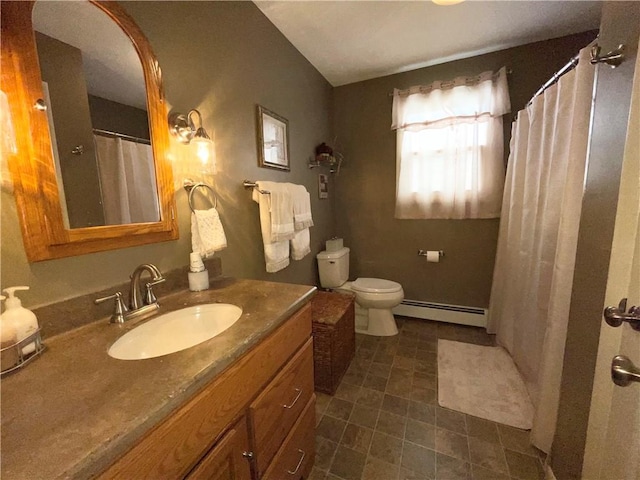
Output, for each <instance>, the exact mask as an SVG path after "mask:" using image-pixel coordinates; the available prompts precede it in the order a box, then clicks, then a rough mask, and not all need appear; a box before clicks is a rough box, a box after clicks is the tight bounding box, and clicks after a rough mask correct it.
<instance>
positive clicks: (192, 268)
mask: <svg viewBox="0 0 640 480" xmlns="http://www.w3.org/2000/svg"><path fill="white" fill-rule="evenodd" d="M188 277H189V290H191V291H192V292H199V291H201V290H206V289H208V288H209V272H208V271H207V269H206V268H204V263H203V262H202V257H201V256H200V254H199V253H198V252H191V255H190V256H189V273H188Z"/></svg>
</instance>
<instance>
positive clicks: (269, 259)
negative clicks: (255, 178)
mask: <svg viewBox="0 0 640 480" xmlns="http://www.w3.org/2000/svg"><path fill="white" fill-rule="evenodd" d="M256 183H258V188H259V189H260V190H266V191H268V192H271V190H270V188H273V187H272V186H271V185H270V184H272V183H273V182H256ZM258 188H254V189H253V194H252V198H253V200H254V201H255V202H256V203H257V204H258V205H259V206H260V230H261V231H262V244H263V247H264V260H265V264H266V269H267V272H269V273H274V272H278V271H280V270H282V269H283V268H286V267H287V266H288V265H289V240H281V241H277V242H272V241H271V238H272V234H271V195H270V194H262V193H260V192H259V191H258Z"/></svg>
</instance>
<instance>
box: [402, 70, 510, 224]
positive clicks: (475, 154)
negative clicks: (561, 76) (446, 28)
mask: <svg viewBox="0 0 640 480" xmlns="http://www.w3.org/2000/svg"><path fill="white" fill-rule="evenodd" d="M510 111H511V104H510V101H509V91H508V86H507V73H506V69H505V68H504V67H503V68H502V69H500V71H498V72H497V73H494V72H484V73H482V74H480V75H477V76H475V77H460V78H456V79H455V80H453V81H450V82H434V83H432V84H430V85H427V86H417V87H411V88H410V89H409V90H408V91H399V90H395V91H394V95H393V117H392V118H393V119H392V125H391V128H392V129H395V130H397V160H396V211H395V217H396V218H402V219H427V218H453V219H462V218H496V217H499V216H500V208H501V203H502V190H503V186H504V176H505V171H504V159H503V135H502V115H504V114H505V113H508V112H510Z"/></svg>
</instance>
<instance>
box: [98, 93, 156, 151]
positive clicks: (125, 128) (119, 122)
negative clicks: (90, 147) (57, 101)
mask: <svg viewBox="0 0 640 480" xmlns="http://www.w3.org/2000/svg"><path fill="white" fill-rule="evenodd" d="M89 109H90V110H91V125H92V126H93V128H99V129H101V130H107V131H109V132H116V133H123V134H125V135H131V136H132V137H138V138H145V139H147V140H149V117H148V115H147V111H146V110H143V109H141V108H136V107H132V106H131V105H125V104H123V103H118V102H114V101H113V100H108V99H106V98H102V97H96V96H95V95H89Z"/></svg>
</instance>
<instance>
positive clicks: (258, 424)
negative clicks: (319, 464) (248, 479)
mask: <svg viewBox="0 0 640 480" xmlns="http://www.w3.org/2000/svg"><path fill="white" fill-rule="evenodd" d="M312 395H313V341H312V340H311V339H309V340H308V341H307V343H306V344H305V345H304V347H302V348H301V349H300V351H299V352H298V353H296V355H295V356H294V357H293V358H292V359H291V360H290V361H289V362H288V363H287V365H286V366H285V367H284V368H283V369H282V371H281V372H280V373H279V374H278V375H277V376H276V377H275V378H274V379H273V381H272V382H271V383H270V384H269V385H268V386H267V387H266V388H265V390H264V391H263V392H262V393H261V394H260V396H259V397H258V398H257V399H256V400H255V401H254V402H253V403H252V404H251V406H250V407H249V418H250V421H251V428H252V431H253V438H254V441H255V443H254V452H255V454H256V468H257V470H258V474H259V475H261V474H262V473H263V472H264V471H265V470H266V468H267V466H268V465H269V462H270V461H271V459H272V458H273V456H274V455H275V454H276V452H277V451H278V448H280V445H282V442H283V441H284V439H285V437H286V436H287V434H288V433H289V431H290V430H291V428H292V427H293V425H294V423H295V422H296V420H297V419H298V417H299V416H300V413H301V412H302V411H303V410H304V408H305V406H306V405H307V403H308V402H309V399H310V398H311V396H312Z"/></svg>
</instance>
